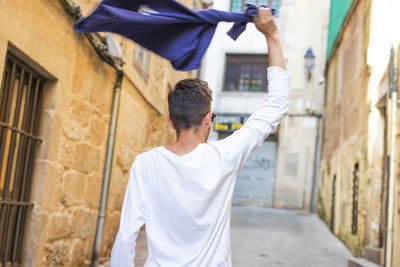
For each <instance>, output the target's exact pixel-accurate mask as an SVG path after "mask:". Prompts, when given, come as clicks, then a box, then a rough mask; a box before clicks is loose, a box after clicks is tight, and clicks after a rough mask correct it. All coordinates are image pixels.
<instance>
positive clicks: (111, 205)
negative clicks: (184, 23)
mask: <svg viewBox="0 0 400 267" xmlns="http://www.w3.org/2000/svg"><path fill="white" fill-rule="evenodd" d="M99 2H100V1H83V0H76V1H74V2H73V1H70V0H59V1H44V0H32V1H20V0H6V1H1V3H0V73H1V76H2V80H1V81H2V83H1V89H0V101H1V102H0V103H1V106H0V107H1V108H0V167H1V168H0V197H1V211H0V265H1V266H8V264H11V263H17V264H20V266H87V265H89V264H90V262H91V258H92V252H93V247H94V238H95V235H96V225H97V223H98V218H99V205H100V204H99V203H100V196H101V194H102V184H103V179H104V176H105V173H106V172H108V171H109V172H110V174H111V179H110V187H109V194H108V199H107V203H108V204H107V209H106V211H105V225H104V231H103V235H102V238H101V239H100V243H101V251H100V254H99V255H98V256H99V257H100V259H102V258H108V257H109V255H110V251H111V248H112V244H113V242H114V238H115V235H116V232H117V230H118V225H119V217H120V210H121V206H122V202H123V197H124V192H125V187H126V184H127V179H128V175H129V169H130V166H131V164H132V162H133V160H134V158H135V156H136V155H137V154H139V153H141V152H143V151H146V150H148V149H150V148H151V147H154V146H157V145H164V144H166V143H167V142H170V141H172V140H173V138H174V132H173V131H172V129H170V127H169V126H168V124H167V122H166V115H167V104H166V97H167V94H168V92H169V90H170V88H171V87H172V86H173V85H174V84H175V82H176V81H178V80H180V79H182V78H188V77H195V76H197V74H196V72H176V71H174V70H173V69H172V67H171V65H170V63H169V62H167V61H166V60H164V59H161V58H159V57H157V56H155V55H154V54H152V53H150V52H149V51H147V50H145V49H144V48H142V47H140V46H137V45H135V44H134V43H133V42H131V41H129V40H126V39H124V38H121V37H119V36H112V35H105V34H89V35H84V34H77V33H74V31H73V27H72V26H73V23H74V21H75V19H76V17H77V13H79V8H78V6H79V7H80V9H81V10H82V13H83V14H85V15H87V14H88V12H90V11H91V10H92V9H93V8H94V7H95V6H96V5H97V4H98V3H99ZM182 2H183V3H184V4H187V5H188V6H189V7H192V5H193V3H194V2H193V1H189V0H188V1H182ZM196 4H197V6H200V5H199V4H200V3H197V2H196ZM112 45H114V50H112V49H111V48H110V46H112ZM115 48H117V50H118V51H119V53H121V52H122V54H123V61H124V63H125V64H123V65H122V67H121V65H118V64H119V63H120V62H121V59H120V58H115V57H113V56H112V55H111V54H112V53H113V52H115V51H116V50H115ZM110 53H111V54H110ZM113 64H114V65H113ZM116 92H120V98H119V101H118V98H116V97H115V96H116ZM113 102H114V104H113ZM117 107H118V108H117ZM115 109H116V110H117V112H116V113H113V112H112V111H113V110H115ZM118 109H119V112H118ZM114 115H115V117H114ZM112 121H114V122H116V127H115V128H116V132H113V131H111V130H110V125H112V123H111V122H112ZM110 133H112V135H115V144H114V146H113V149H112V150H111V153H110V151H109V152H107V151H108V150H107V148H110V147H112V146H110V144H111V143H112V142H111V143H110V140H112V139H110V138H112V136H111V135H110ZM112 152H113V153H112ZM106 155H109V157H108V158H109V159H110V158H111V161H109V160H107V157H106ZM106 162H108V163H106ZM107 164H108V165H109V166H111V168H108V167H107V166H106V165H107ZM106 167H107V168H106Z"/></svg>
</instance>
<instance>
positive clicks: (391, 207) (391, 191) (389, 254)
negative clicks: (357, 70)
mask: <svg viewBox="0 0 400 267" xmlns="http://www.w3.org/2000/svg"><path fill="white" fill-rule="evenodd" d="M394 76H395V69H394V49H393V47H392V48H391V50H390V66H389V83H390V88H389V93H390V98H391V111H392V112H391V118H390V119H391V123H390V124H391V129H390V156H389V179H388V194H387V198H388V199H387V211H386V216H387V218H386V245H385V264H384V266H385V267H392V266H393V232H394V231H393V224H394V214H395V203H396V178H397V168H396V167H397V140H396V138H397V137H396V133H397V88H396V82H395V77H394Z"/></svg>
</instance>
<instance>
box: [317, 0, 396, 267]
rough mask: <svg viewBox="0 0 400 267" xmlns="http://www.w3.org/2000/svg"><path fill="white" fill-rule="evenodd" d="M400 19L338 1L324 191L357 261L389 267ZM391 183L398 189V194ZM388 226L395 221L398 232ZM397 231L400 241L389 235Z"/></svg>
mask: <svg viewBox="0 0 400 267" xmlns="http://www.w3.org/2000/svg"><path fill="white" fill-rule="evenodd" d="M399 12H400V2H399V1H396V0H388V1H378V0H354V1H345V0H341V1H338V0H335V1H333V0H332V1H331V13H330V17H331V20H330V25H329V39H328V50H327V60H326V66H327V69H326V76H325V77H326V88H325V91H326V94H325V95H326V96H325V99H326V101H325V109H326V111H325V117H324V134H323V149H322V155H321V164H320V180H319V190H318V200H319V201H318V214H319V216H320V217H321V218H322V219H323V220H325V222H326V223H327V224H328V225H329V227H330V228H331V230H332V232H333V233H335V234H336V235H337V236H338V237H339V238H340V239H341V240H342V241H343V242H344V243H345V244H346V245H347V246H348V247H349V248H350V249H351V251H352V252H353V253H354V254H355V255H356V256H357V257H360V256H361V257H364V258H366V259H368V260H370V261H373V262H375V263H378V264H380V265H383V264H384V258H386V259H390V258H391V260H390V261H387V262H386V263H385V266H400V253H399V251H400V238H399V236H400V218H399V210H400V209H399V208H400V206H399V203H400V202H399V200H400V198H399V189H400V187H399V182H398V181H399V179H398V175H397V176H396V174H395V172H393V174H394V175H393V174H392V168H391V167H397V166H398V161H397V159H396V158H393V157H394V156H395V154H394V151H393V149H392V151H391V140H392V138H390V136H391V129H392V125H393V124H392V122H393V117H392V116H391V110H392V105H391V99H390V97H391V93H390V91H389V88H390V80H391V79H390V76H391V75H390V73H391V71H392V70H394V68H391V67H390V51H391V46H392V47H393V48H394V52H395V53H394V57H393V60H394V63H395V64H394V67H395V68H397V69H398V66H399V65H398V62H399V51H400V46H399V45H400V31H399V29H398V27H395V26H394V25H400V18H399V16H398V14H399ZM396 62H397V63H396ZM392 80H393V81H394V79H392ZM396 132H397V133H398V131H397V130H396ZM396 140H397V143H398V134H397V136H396ZM395 150H396V152H397V151H398V145H397V148H395ZM390 160H392V164H389V163H390ZM393 163H394V164H393ZM389 180H393V181H395V184H396V183H397V185H396V190H395V191H394V192H390V191H389V190H388V185H389V183H388V181H389ZM388 197H389V199H393V200H394V201H393V202H392V203H393V205H391V204H390V203H389V205H388ZM396 197H397V200H395V198H396ZM387 211H389V213H388V212H387ZM392 211H393V213H391V212H392ZM388 218H390V219H391V218H394V225H393V227H392V226H391V225H390V224H388V223H390V221H389V219H388ZM392 229H393V231H394V233H393V239H392V235H391V234H390V233H389V235H388V234H387V230H388V231H391V230H392ZM388 238H389V239H388ZM387 243H388V244H389V245H388V246H387V245H386V244H387ZM387 253H389V254H391V255H392V256H390V255H389V254H387ZM388 255H389V256H388ZM352 261H354V259H352Z"/></svg>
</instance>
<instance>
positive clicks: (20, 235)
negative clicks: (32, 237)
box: [0, 54, 45, 266]
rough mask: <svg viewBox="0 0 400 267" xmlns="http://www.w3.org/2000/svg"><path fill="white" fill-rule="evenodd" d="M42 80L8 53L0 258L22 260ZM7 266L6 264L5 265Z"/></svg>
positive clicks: (1, 118) (2, 99)
mask: <svg viewBox="0 0 400 267" xmlns="http://www.w3.org/2000/svg"><path fill="white" fill-rule="evenodd" d="M44 85H45V79H44V78H43V77H41V76H40V75H39V74H37V73H36V72H35V71H34V70H32V69H30V68H29V67H27V66H26V65H25V64H23V63H22V62H21V61H19V60H18V59H17V58H15V57H14V56H13V55H11V54H7V58H6V63H5V67H4V72H3V80H2V83H1V87H0V197H1V209H0V261H1V262H2V263H3V265H2V266H6V264H7V263H9V262H11V264H13V263H15V262H21V261H22V251H23V247H24V237H25V234H26V228H27V222H28V217H29V211H30V209H31V208H32V207H33V203H31V202H30V197H31V188H32V177H33V171H34V164H35V159H36V152H37V149H38V147H39V145H40V143H41V142H42V140H41V139H40V138H39V136H38V135H39V125H40V118H41V113H42V106H43V99H44V93H45V89H44ZM7 266H8V265H7Z"/></svg>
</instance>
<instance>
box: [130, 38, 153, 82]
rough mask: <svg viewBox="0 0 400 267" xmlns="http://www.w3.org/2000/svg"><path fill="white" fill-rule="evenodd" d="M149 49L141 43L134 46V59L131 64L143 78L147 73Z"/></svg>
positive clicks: (145, 77)
mask: <svg viewBox="0 0 400 267" xmlns="http://www.w3.org/2000/svg"><path fill="white" fill-rule="evenodd" d="M149 63H150V51H149V50H147V49H146V48H144V47H143V46H141V45H138V44H136V46H135V59H134V62H133V65H134V66H135V68H136V70H137V71H138V72H139V74H140V76H142V78H143V79H144V80H147V77H148V75H149Z"/></svg>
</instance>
